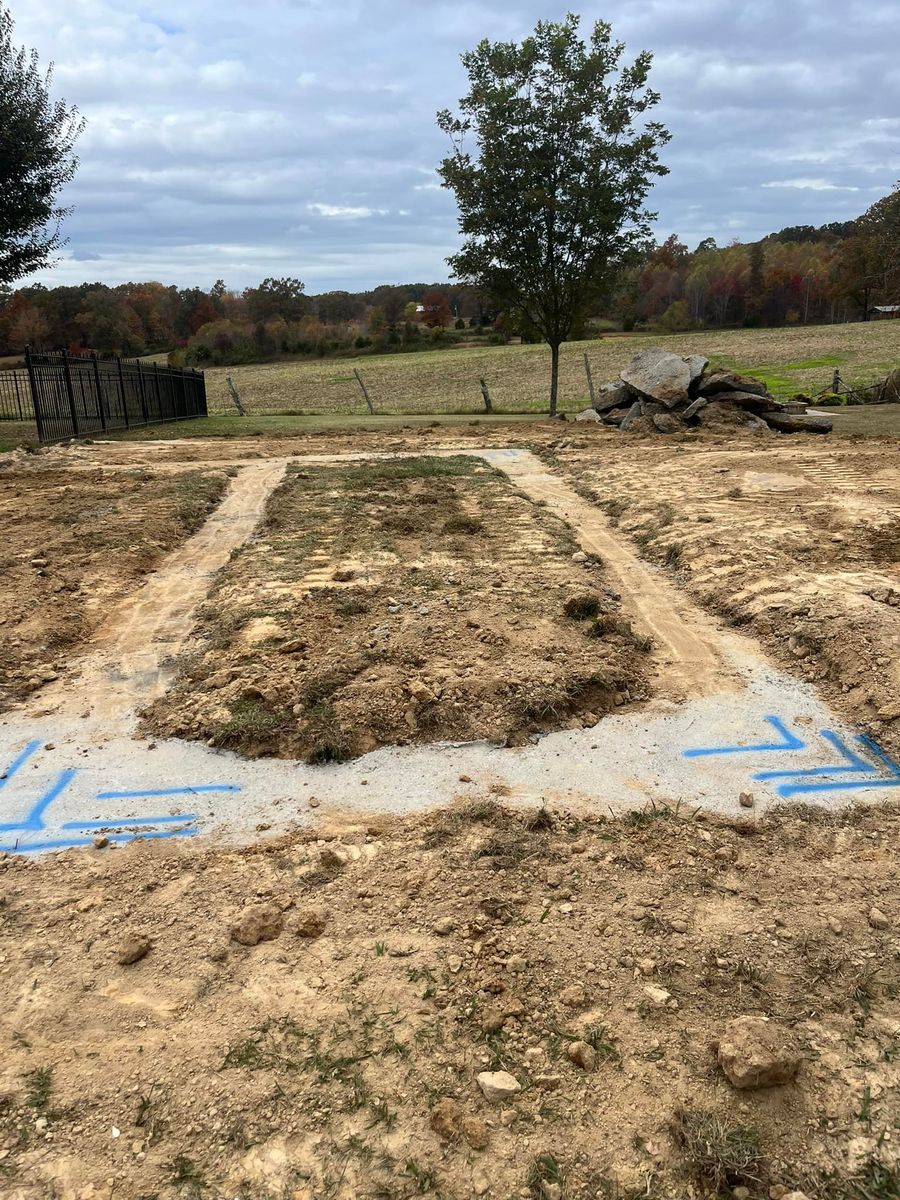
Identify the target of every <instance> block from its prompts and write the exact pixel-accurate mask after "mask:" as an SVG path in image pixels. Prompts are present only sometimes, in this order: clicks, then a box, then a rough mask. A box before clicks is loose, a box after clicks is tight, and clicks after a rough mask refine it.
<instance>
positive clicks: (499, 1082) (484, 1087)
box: [477, 1071, 522, 1104]
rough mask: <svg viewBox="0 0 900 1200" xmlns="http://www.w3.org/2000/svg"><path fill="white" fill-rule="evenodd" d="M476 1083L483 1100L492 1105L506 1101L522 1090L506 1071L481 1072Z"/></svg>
mask: <svg viewBox="0 0 900 1200" xmlns="http://www.w3.org/2000/svg"><path fill="white" fill-rule="evenodd" d="M477 1082H478V1086H479V1087H480V1088H481V1091H482V1093H483V1094H484V1098H485V1100H490V1101H491V1103H493V1104H498V1103H499V1102H500V1101H501V1100H508V1099H509V1098H510V1097H511V1096H515V1095H516V1093H517V1092H521V1090H522V1085H521V1084H520V1083H519V1081H518V1079H516V1077H515V1076H514V1075H510V1073H509V1072H508V1071H482V1072H481V1074H480V1075H478V1077H477Z"/></svg>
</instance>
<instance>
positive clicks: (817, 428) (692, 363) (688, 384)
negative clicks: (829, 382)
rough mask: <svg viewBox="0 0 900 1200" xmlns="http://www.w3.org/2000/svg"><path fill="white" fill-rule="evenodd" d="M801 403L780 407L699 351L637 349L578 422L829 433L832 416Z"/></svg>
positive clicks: (666, 429)
mask: <svg viewBox="0 0 900 1200" xmlns="http://www.w3.org/2000/svg"><path fill="white" fill-rule="evenodd" d="M798 409H800V410H805V405H802V404H801V405H798V404H790V405H782V404H780V403H779V402H778V401H777V400H776V399H775V398H774V397H773V396H771V395H770V394H769V392H768V391H767V390H766V386H765V384H763V383H760V382H759V380H758V379H752V378H750V377H749V376H747V375H738V374H737V373H736V372H734V371H724V370H721V369H718V368H713V369H712V370H710V366H709V359H708V358H704V357H703V356H702V355H700V354H692V355H690V356H689V357H687V358H679V356H678V355H677V354H671V353H670V352H669V351H668V350H660V349H651V350H641V351H640V352H639V353H638V354H635V356H634V358H633V359H632V360H631V362H630V363H629V364H628V366H627V367H626V368H625V370H624V371H622V373H621V375H620V376H619V378H618V379H617V380H616V381H615V382H614V383H608V384H605V385H604V386H603V387H602V388H601V389H600V393H599V395H598V396H597V399H596V402H595V404H594V406H593V407H592V408H589V409H586V410H585V411H584V412H583V413H579V415H578V417H577V418H576V420H583V421H602V423H603V424H604V425H614V426H617V427H618V428H619V429H623V430H629V429H633V430H635V431H647V432H650V431H652V430H658V431H659V432H660V433H677V432H679V431H681V430H684V429H690V428H693V427H696V426H698V425H702V424H704V423H712V421H717V422H719V423H721V422H722V420H723V419H724V420H725V421H726V422H727V423H728V424H731V425H735V424H737V425H747V426H749V427H751V428H769V429H776V430H778V431H779V432H780V433H830V431H831V425H832V422H831V418H830V417H827V416H819V415H816V414H813V413H807V412H806V411H797V410H798Z"/></svg>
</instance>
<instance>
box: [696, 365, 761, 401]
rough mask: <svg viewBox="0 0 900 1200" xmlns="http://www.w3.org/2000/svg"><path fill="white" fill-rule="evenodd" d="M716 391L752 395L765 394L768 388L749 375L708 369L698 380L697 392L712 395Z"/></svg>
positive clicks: (701, 394)
mask: <svg viewBox="0 0 900 1200" xmlns="http://www.w3.org/2000/svg"><path fill="white" fill-rule="evenodd" d="M716 392H751V393H752V394H753V395H754V396H767V395H768V394H769V393H768V389H767V388H766V385H765V384H764V383H760V381H759V380H758V379H753V378H752V377H751V376H750V375H738V373H737V372H736V371H710V373H709V374H708V375H705V376H704V377H703V378H702V379H701V380H700V386H699V387H698V388H697V393H698V395H700V396H713V395H715V393H716Z"/></svg>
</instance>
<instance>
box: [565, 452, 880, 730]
mask: <svg viewBox="0 0 900 1200" xmlns="http://www.w3.org/2000/svg"><path fill="white" fill-rule="evenodd" d="M611 450H612V447H610V446H609V442H608V439H607V438H606V437H605V436H604V435H603V434H598V435H597V442H596V443H595V442H593V441H592V440H590V439H589V438H587V437H579V438H577V439H576V440H575V442H572V441H570V440H569V439H562V440H558V441H557V442H556V444H555V445H554V446H553V447H552V448H549V449H547V448H545V450H544V453H545V455H546V456H548V457H549V460H550V461H551V462H552V463H554V464H555V465H556V468H557V469H558V470H560V471H561V472H562V473H563V474H564V475H565V476H566V477H568V478H571V479H573V480H574V481H575V482H576V483H577V484H578V486H579V490H580V491H581V493H582V494H583V495H585V496H588V497H590V498H592V499H593V500H594V501H595V502H596V503H598V504H599V505H600V506H601V508H602V509H603V510H604V511H605V512H606V513H607V515H608V517H609V518H610V520H611V521H613V522H614V523H615V525H616V526H617V528H618V530H619V531H620V532H621V533H622V534H623V535H624V536H627V537H629V538H631V539H632V540H633V541H634V542H635V543H636V544H637V546H638V547H639V548H640V550H641V552H642V553H643V554H644V555H645V556H647V557H649V558H651V559H652V560H655V561H656V562H659V563H661V564H663V565H665V566H666V567H667V568H668V569H669V570H671V571H672V572H674V574H675V575H676V577H677V579H678V582H679V583H680V584H681V586H683V587H684V588H685V589H686V590H687V592H688V593H689V594H690V595H691V596H692V597H693V598H694V599H695V600H697V601H698V602H699V603H700V604H702V605H704V606H705V607H707V608H709V609H711V610H712V611H714V612H716V613H719V614H722V615H723V616H725V617H726V618H727V619H728V620H729V621H731V622H732V623H734V624H736V625H740V626H742V627H744V628H745V629H746V631H747V632H749V633H751V634H752V635H753V636H755V637H756V638H758V639H759V641H760V642H761V643H762V644H763V645H764V646H765V647H766V649H767V650H768V651H769V652H770V653H771V654H772V655H773V656H775V657H776V658H778V659H779V660H780V661H781V662H782V663H784V664H785V665H786V666H788V667H789V668H790V669H791V670H792V671H793V672H795V673H798V674H800V675H802V676H803V677H805V678H806V679H809V680H812V681H814V682H815V683H816V684H818V686H819V687H820V688H821V689H822V691H823V692H824V694H825V695H826V696H827V697H828V698H829V699H830V700H831V701H832V703H833V705H834V707H835V708H836V709H837V710H838V711H841V712H843V713H844V714H845V716H846V718H847V720H848V721H850V722H853V723H855V724H856V725H857V726H858V727H861V728H862V729H864V730H866V731H867V732H869V733H870V734H871V735H873V736H874V737H875V738H876V739H877V740H878V741H879V742H880V743H881V744H882V745H883V746H884V747H885V748H886V749H888V750H890V751H892V752H894V753H895V754H896V753H897V752H898V751H900V444H898V442H897V441H896V440H892V441H887V440H886V441H884V442H881V443H873V442H871V441H866V442H859V441H841V442H829V441H824V440H809V439H802V440H798V439H792V438H785V437H772V436H763V437H761V438H754V437H752V436H748V435H743V436H737V437H731V438H729V439H727V440H726V439H724V438H718V439H709V440H703V441H700V440H694V439H688V440H683V441H679V442H675V443H673V442H669V441H665V440H663V439H661V438H659V437H657V438H642V439H639V440H637V441H631V442H627V441H624V440H619V441H618V442H616V448H615V451H614V452H610V451H611ZM648 481H649V483H648Z"/></svg>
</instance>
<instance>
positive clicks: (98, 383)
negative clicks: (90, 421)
mask: <svg viewBox="0 0 900 1200" xmlns="http://www.w3.org/2000/svg"><path fill="white" fill-rule="evenodd" d="M91 362H93V364H94V387H95V388H96V389H97V415H98V416H99V418H100V428H101V429H102V430H103V432H104V433H106V408H105V406H104V404H103V381H102V380H101V378H100V362H99V360H98V358H97V351H96V350H92V351H91Z"/></svg>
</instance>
